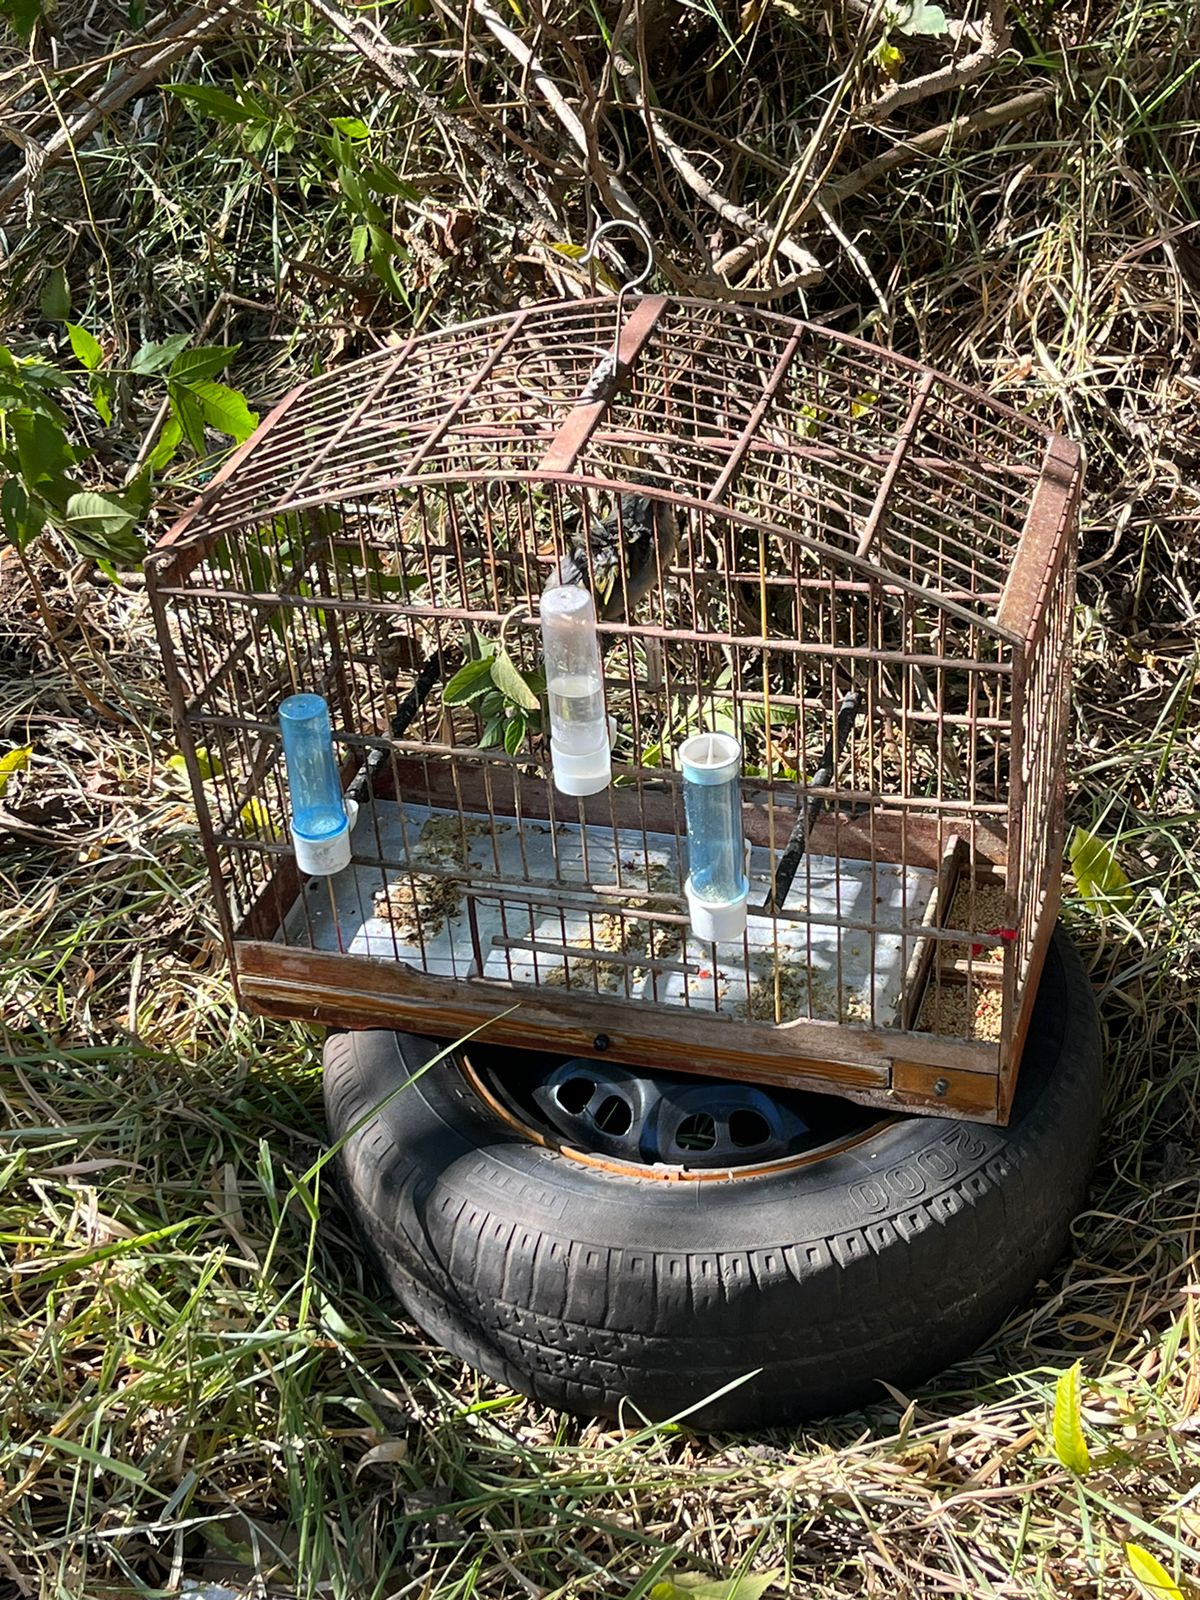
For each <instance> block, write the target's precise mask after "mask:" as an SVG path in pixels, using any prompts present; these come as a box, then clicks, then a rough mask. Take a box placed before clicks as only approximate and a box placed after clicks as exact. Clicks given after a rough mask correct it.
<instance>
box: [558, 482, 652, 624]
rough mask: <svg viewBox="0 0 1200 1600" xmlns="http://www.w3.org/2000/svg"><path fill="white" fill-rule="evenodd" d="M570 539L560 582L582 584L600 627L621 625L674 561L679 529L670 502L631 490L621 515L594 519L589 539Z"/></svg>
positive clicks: (578, 535) (577, 535)
mask: <svg viewBox="0 0 1200 1600" xmlns="http://www.w3.org/2000/svg"><path fill="white" fill-rule="evenodd" d="M569 538H570V542H569V544H568V547H567V550H566V552H565V554H564V555H563V557H562V559H561V560H560V561H559V563H558V569H557V572H556V575H555V577H556V581H557V582H558V583H581V584H583V586H584V588H586V589H590V590H591V592H592V597H593V599H594V600H595V602H596V615H597V617H598V618H599V620H600V621H601V622H623V621H625V620H626V618H627V617H628V614H629V613H630V612H631V611H632V610H633V608H634V607H635V606H636V605H637V603H638V602H639V600H641V599H642V598H643V597H644V596H645V595H646V594H647V593H649V591H650V589H651V587H652V586H653V584H654V580H655V578H656V577H657V575H658V572H659V570H660V568H662V569H665V568H666V567H667V565H668V564H669V562H670V561H671V558H672V556H673V555H674V554H675V547H676V544H677V543H678V540H679V525H678V522H677V520H676V517H675V508H674V506H672V505H671V504H670V503H669V502H667V501H665V500H656V499H653V498H652V497H651V496H650V495H647V494H643V493H642V492H641V491H640V490H630V491H629V492H628V493H627V494H623V495H622V496H621V500H620V514H619V515H618V514H617V512H615V511H614V512H613V513H612V514H610V515H609V516H607V517H603V518H601V517H593V518H592V519H591V524H590V528H589V533H588V537H587V538H584V537H583V536H582V531H578V532H576V533H574V534H572V535H570V536H569Z"/></svg>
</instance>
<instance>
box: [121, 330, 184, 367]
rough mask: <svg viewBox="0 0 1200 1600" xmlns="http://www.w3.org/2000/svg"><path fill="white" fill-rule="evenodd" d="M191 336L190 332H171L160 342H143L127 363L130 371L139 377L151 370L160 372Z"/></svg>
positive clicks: (168, 364)
mask: <svg viewBox="0 0 1200 1600" xmlns="http://www.w3.org/2000/svg"><path fill="white" fill-rule="evenodd" d="M191 337H192V336H191V334H190V333H173V334H172V335H171V337H170V338H169V339H164V340H163V341H162V343H161V344H144V345H143V346H142V348H141V349H140V350H139V351H138V353H137V354H136V355H135V356H134V358H133V360H132V361H131V362H130V363H129V370H130V372H133V373H136V375H137V376H138V377H139V378H145V377H148V376H149V375H150V373H152V372H161V371H162V370H163V368H164V367H169V366H170V365H171V363H172V361H174V359H175V357H176V356H177V355H178V354H179V352H180V351H181V350H182V349H184V347H185V346H186V345H187V343H188V341H189V340H190V339H191Z"/></svg>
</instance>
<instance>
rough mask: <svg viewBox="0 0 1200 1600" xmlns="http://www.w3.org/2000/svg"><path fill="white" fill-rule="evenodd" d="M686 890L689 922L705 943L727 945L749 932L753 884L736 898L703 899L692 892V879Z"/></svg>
mask: <svg viewBox="0 0 1200 1600" xmlns="http://www.w3.org/2000/svg"><path fill="white" fill-rule="evenodd" d="M683 892H684V894H685V895H686V896H687V903H688V921H689V922H690V923H691V925H692V932H693V933H694V934H695V935H696V938H697V939H702V940H703V941H704V943H705V944H724V943H726V941H728V940H730V939H740V938H741V937H742V935H743V934H744V933H745V931H746V917H747V910H746V907H747V902H748V901H749V899H750V885H749V884H747V885H746V888H745V889H744V891H743V892H742V893H741V894H740V895H739V896H738V898H737V899H736V900H701V899H700V898H699V896H698V895H696V894H694V893H693V892H692V880H691V878H689V879H688V880H687V882H686V883H685V884H684V886H683Z"/></svg>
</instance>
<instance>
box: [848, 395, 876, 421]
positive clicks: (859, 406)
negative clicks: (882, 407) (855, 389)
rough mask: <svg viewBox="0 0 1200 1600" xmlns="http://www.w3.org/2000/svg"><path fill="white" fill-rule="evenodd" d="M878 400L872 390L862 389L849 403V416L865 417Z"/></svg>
mask: <svg viewBox="0 0 1200 1600" xmlns="http://www.w3.org/2000/svg"><path fill="white" fill-rule="evenodd" d="M878 399H879V396H878V395H877V394H876V393H875V391H874V390H873V389H864V390H863V392H862V393H861V394H856V395H855V396H854V399H853V400H851V402H850V415H851V416H852V417H854V418H858V417H865V416H866V415H867V413H868V412H869V411H870V409H871V407H872V406H873V405H874V404H875V402H876V401H877V400H878Z"/></svg>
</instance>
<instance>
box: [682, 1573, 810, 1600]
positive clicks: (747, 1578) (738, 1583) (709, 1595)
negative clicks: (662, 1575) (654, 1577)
mask: <svg viewBox="0 0 1200 1600" xmlns="http://www.w3.org/2000/svg"><path fill="white" fill-rule="evenodd" d="M782 1573H783V1568H782V1567H773V1568H772V1569H771V1571H770V1572H754V1573H751V1572H748V1573H746V1574H745V1575H744V1576H743V1577H740V1578H706V1577H705V1576H704V1574H703V1573H700V1572H680V1573H677V1574H676V1575H675V1576H674V1577H672V1578H668V1579H666V1580H664V1581H663V1582H661V1583H656V1584H655V1585H654V1586H653V1588H652V1589H651V1590H650V1600H761V1597H762V1596H763V1594H765V1593H766V1591H767V1590H768V1589H769V1588H770V1587H771V1585H772V1584H778V1582H779V1579H780V1577H781V1576H782Z"/></svg>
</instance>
